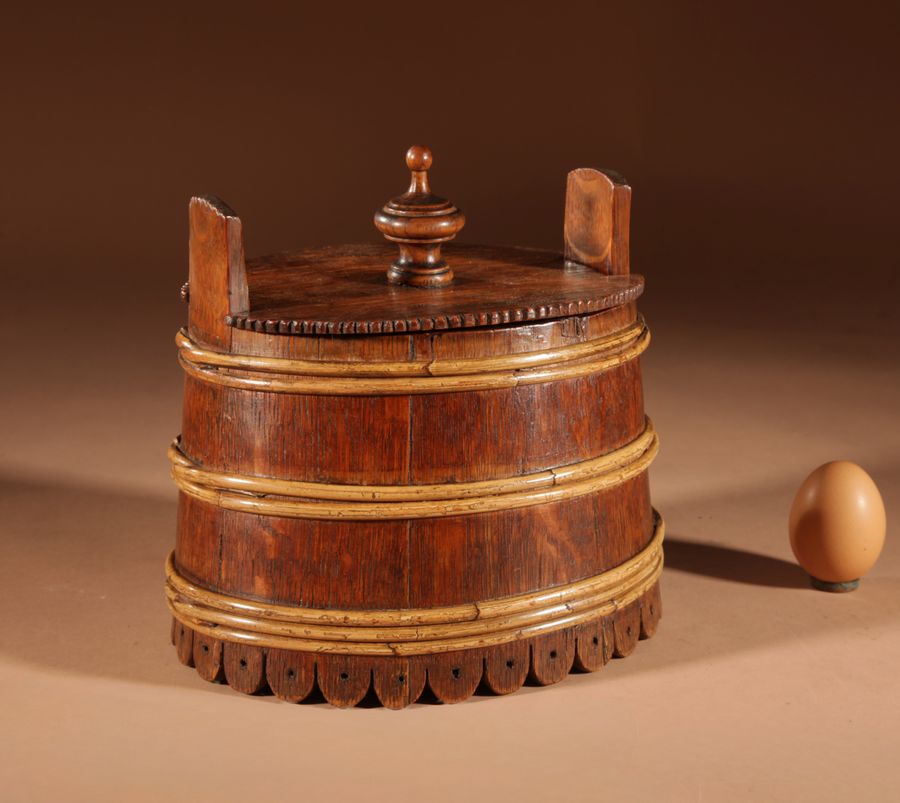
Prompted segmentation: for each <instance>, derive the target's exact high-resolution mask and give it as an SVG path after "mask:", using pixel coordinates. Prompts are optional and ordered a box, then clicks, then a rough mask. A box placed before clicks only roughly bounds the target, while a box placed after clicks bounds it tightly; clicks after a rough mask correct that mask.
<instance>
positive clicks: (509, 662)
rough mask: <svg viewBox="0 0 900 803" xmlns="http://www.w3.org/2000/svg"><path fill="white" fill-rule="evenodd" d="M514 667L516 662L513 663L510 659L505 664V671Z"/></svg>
mask: <svg viewBox="0 0 900 803" xmlns="http://www.w3.org/2000/svg"><path fill="white" fill-rule="evenodd" d="M515 665H516V662H515V661H513V659H512V658H510V659H509V660H508V661H507V662H506V668H507V669H512V668H513V667H514V666H515Z"/></svg>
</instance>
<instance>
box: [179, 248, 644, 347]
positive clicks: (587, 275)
mask: <svg viewBox="0 0 900 803" xmlns="http://www.w3.org/2000/svg"><path fill="white" fill-rule="evenodd" d="M444 250H445V252H446V257H447V260H448V262H452V264H453V269H454V281H453V283H452V284H451V285H449V286H446V287H438V288H431V289H427V290H423V289H422V288H417V287H403V286H395V285H391V284H388V283H387V281H386V280H385V277H384V266H385V265H386V264H390V260H391V258H392V256H393V250H392V249H391V247H390V246H388V245H381V244H375V245H346V246H329V247H323V248H306V249H302V250H299V251H293V252H288V253H282V254H274V255H271V256H267V257H260V258H256V259H251V260H248V262H247V282H248V285H249V297H250V307H249V311H247V312H242V311H240V310H235V311H232V312H231V313H229V314H228V316H227V320H228V321H229V322H230V323H231V325H232V326H234V327H237V328H240V329H252V330H254V331H257V332H268V333H272V334H330V335H354V334H382V333H384V334H386V333H394V332H418V331H432V330H441V329H460V328H468V327H476V326H478V327H480V326H497V325H503V324H507V323H518V322H523V321H534V320H545V319H550V318H561V317H568V316H573V315H582V314H585V313H590V312H597V311H600V310H604V309H609V308H611V307H617V306H620V305H622V304H626V303H628V302H630V301H634V300H635V299H636V298H637V297H638V296H639V295H640V294H641V292H642V290H643V287H644V280H643V277H641V276H638V275H631V276H606V275H604V274H602V273H599V272H598V271H597V270H594V269H592V268H589V267H583V266H578V265H574V264H570V265H569V266H568V267H566V263H565V260H564V258H563V256H562V255H561V254H558V253H555V252H552V251H540V250H536V249H530V248H505V247H499V246H480V245H462V244H451V245H448V246H447V247H446V248H445V249H444ZM193 292H194V291H193V290H191V293H192V294H193ZM192 297H193V295H192Z"/></svg>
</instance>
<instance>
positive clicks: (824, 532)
mask: <svg viewBox="0 0 900 803" xmlns="http://www.w3.org/2000/svg"><path fill="white" fill-rule="evenodd" d="M788 526H789V529H790V534H791V549H793V550H794V556H795V557H796V558H797V562H798V563H799V564H800V565H801V566H802V567H803V568H804V569H805V570H806V571H807V572H808V573H809V575H810V577H811V578H812V580H813V585H814V586H815V587H816V588H822V589H823V590H827V591H851V590H853V589H854V588H856V586H857V585H858V581H859V578H860V577H862V576H863V575H864V574H865V573H866V572H868V571H869V569H871V568H872V566H874V565H875V561H876V560H878V556H879V555H880V554H881V547H882V546H883V545H884V533H885V529H886V518H885V513H884V502H882V500H881V494H880V493H878V488H877V487H876V485H875V483H874V482H873V481H872V478H871V477H870V476H869V475H868V474H866V472H865V471H863V470H862V469H861V468H860V467H859V466H858V465H856V464H855V463H849V462H847V461H846V460H836V461H834V462H832V463H825V465H822V466H819V467H818V468H817V469H816V470H815V471H813V473H812V474H810V475H809V476H808V477H807V478H806V480H804V482H803V484H802V485H801V486H800V489H799V490H798V491H797V495H796V496H795V497H794V503H793V505H791V515H790V520H789V524H788ZM816 581H818V582H816Z"/></svg>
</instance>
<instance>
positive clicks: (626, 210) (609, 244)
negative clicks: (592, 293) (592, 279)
mask: <svg viewBox="0 0 900 803" xmlns="http://www.w3.org/2000/svg"><path fill="white" fill-rule="evenodd" d="M630 218H631V187H629V186H628V182H627V181H625V179H624V178H622V176H620V175H619V174H618V173H614V172H612V171H611V170H592V169H591V168H589V167H581V168H579V169H578V170H573V171H572V172H571V173H569V177H568V181H567V182H566V217H565V226H564V237H565V243H566V260H567V261H568V262H570V263H574V264H576V265H586V266H587V267H589V268H594V270H598V271H600V273H606V274H610V275H618V276H627V275H628V273H629V272H630V270H631V268H630V265H629V255H628V250H629V245H628V239H629V235H628V228H629V223H630Z"/></svg>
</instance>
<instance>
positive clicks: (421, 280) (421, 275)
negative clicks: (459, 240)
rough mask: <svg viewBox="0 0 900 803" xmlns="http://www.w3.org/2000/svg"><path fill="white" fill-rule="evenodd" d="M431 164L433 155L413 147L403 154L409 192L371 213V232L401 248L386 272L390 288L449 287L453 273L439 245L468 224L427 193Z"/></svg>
mask: <svg viewBox="0 0 900 803" xmlns="http://www.w3.org/2000/svg"><path fill="white" fill-rule="evenodd" d="M431 163H432V155H431V151H430V150H429V149H428V148H423V147H422V146H421V145H413V146H412V147H411V148H410V149H409V150H408V151H407V152H406V166H407V167H408V168H409V170H410V171H411V174H412V175H411V177H410V184H409V189H408V190H407V191H406V192H405V193H404V194H403V195H400V196H398V197H396V198H393V199H391V200H390V201H388V202H387V203H386V204H385V205H384V207H383V208H382V209H381V210H380V211H378V212H376V213H375V227H376V228H377V229H378V230H379V231H380V232H381V233H382V234H383V235H384V236H385V239H387V240H389V241H391V242H394V243H397V245H398V246H399V247H400V256H399V257H398V258H397V259H396V260H394V262H392V263H391V266H390V267H389V268H388V271H387V278H388V281H389V282H390V283H391V284H403V285H409V286H410V287H430V288H435V287H446V286H447V285H449V284H450V283H451V282H452V281H453V271H452V270H451V268H450V266H449V265H448V264H447V262H446V260H444V259H443V258H442V257H441V244H442V243H445V242H447V241H448V240H452V239H453V238H454V237H455V236H456V235H457V234H458V233H459V231H460V229H462V227H463V226H464V225H465V222H466V218H465V215H463V213H462V211H461V210H459V209H457V208H456V207H455V206H454V205H453V204H451V203H450V202H449V201H448V200H446V199H445V198H440V197H439V196H437V195H435V194H434V193H432V192H431V187H430V186H429V182H428V169H429V168H430V167H431Z"/></svg>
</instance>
